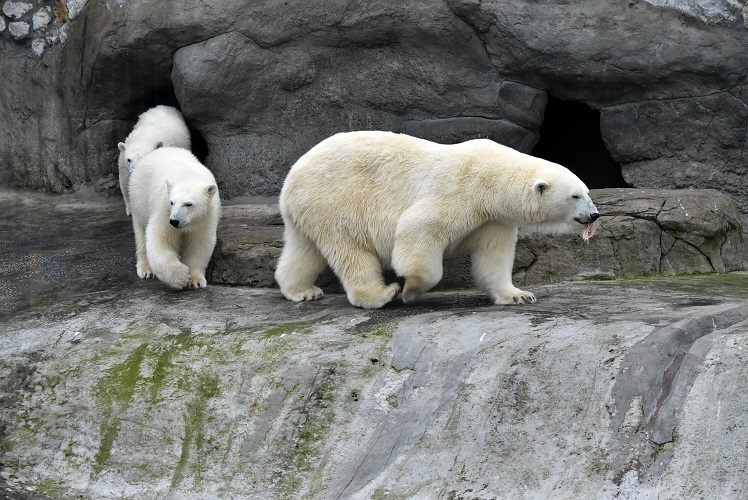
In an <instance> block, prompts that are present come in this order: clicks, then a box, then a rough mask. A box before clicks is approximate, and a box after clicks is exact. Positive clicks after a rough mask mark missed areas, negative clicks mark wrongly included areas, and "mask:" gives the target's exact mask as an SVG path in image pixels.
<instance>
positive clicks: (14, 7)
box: [3, 2, 34, 20]
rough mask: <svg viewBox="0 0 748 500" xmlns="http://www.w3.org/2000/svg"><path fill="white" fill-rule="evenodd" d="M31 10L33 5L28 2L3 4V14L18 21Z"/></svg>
mask: <svg viewBox="0 0 748 500" xmlns="http://www.w3.org/2000/svg"><path fill="white" fill-rule="evenodd" d="M33 8H34V4H31V3H28V2H5V3H4V4H3V14H5V15H6V16H8V17H9V18H11V19H14V20H18V19H21V18H22V17H23V15H24V14H26V13H27V12H28V11H30V10H31V9H33Z"/></svg>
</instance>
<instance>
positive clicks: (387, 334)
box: [361, 321, 397, 340]
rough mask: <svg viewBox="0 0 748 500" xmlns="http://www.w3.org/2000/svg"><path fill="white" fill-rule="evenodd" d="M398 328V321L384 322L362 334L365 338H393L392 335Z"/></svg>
mask: <svg viewBox="0 0 748 500" xmlns="http://www.w3.org/2000/svg"><path fill="white" fill-rule="evenodd" d="M396 329H397V322H396V321H394V322H391V323H383V324H381V325H377V326H375V327H374V328H372V329H371V330H369V331H367V332H364V333H363V334H362V335H361V336H362V337H363V338H371V337H374V338H382V339H387V340H389V339H391V338H392V335H393V334H394V333H395V330H396Z"/></svg>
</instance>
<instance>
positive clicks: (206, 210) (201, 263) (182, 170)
mask: <svg viewBox="0 0 748 500" xmlns="http://www.w3.org/2000/svg"><path fill="white" fill-rule="evenodd" d="M130 193H131V208H132V226H133V231H134V232H135V247H136V253H137V259H138V262H137V272H138V276H139V277H140V278H152V277H153V275H154V274H155V275H156V277H157V278H158V279H160V280H161V281H162V282H164V283H165V284H167V285H168V286H170V287H171V288H174V289H182V288H205V287H206V286H207V281H206V280H205V269H206V268H207V267H208V262H209V261H210V257H211V255H212V254H213V248H214V247H215V245H216V228H217V227H218V219H219V217H220V214H221V200H220V198H219V196H218V187H217V186H216V180H215V178H214V177H213V174H212V173H211V172H210V170H208V169H207V168H205V166H203V164H202V163H200V162H199V161H198V160H197V158H195V156H194V155H193V154H192V153H190V152H189V151H187V150H186V149H181V148H170V147H164V148H160V149H157V150H155V151H153V152H151V153H148V154H147V155H145V156H144V157H143V158H142V159H141V160H140V162H139V163H138V168H136V169H135V171H134V172H133V174H132V177H131V178H130Z"/></svg>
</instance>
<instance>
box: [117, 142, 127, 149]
mask: <svg viewBox="0 0 748 500" xmlns="http://www.w3.org/2000/svg"><path fill="white" fill-rule="evenodd" d="M117 147H118V148H119V150H120V151H124V150H125V143H124V142H120V143H119V144H117Z"/></svg>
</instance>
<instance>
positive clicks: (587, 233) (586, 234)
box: [582, 222, 595, 243]
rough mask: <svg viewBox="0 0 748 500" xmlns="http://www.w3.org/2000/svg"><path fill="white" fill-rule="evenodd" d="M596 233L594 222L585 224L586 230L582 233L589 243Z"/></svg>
mask: <svg viewBox="0 0 748 500" xmlns="http://www.w3.org/2000/svg"><path fill="white" fill-rule="evenodd" d="M594 234H595V225H594V224H593V223H591V222H590V223H589V224H587V225H586V226H585V228H584V232H583V233H582V239H583V240H584V241H586V242H587V243H589V241H590V238H592V236H593V235H594Z"/></svg>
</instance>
